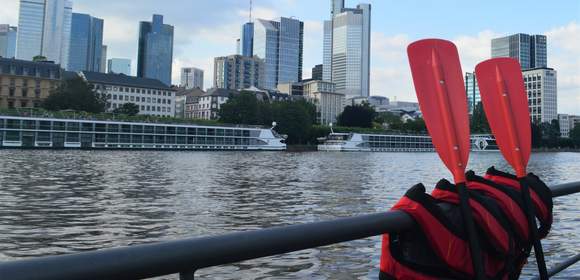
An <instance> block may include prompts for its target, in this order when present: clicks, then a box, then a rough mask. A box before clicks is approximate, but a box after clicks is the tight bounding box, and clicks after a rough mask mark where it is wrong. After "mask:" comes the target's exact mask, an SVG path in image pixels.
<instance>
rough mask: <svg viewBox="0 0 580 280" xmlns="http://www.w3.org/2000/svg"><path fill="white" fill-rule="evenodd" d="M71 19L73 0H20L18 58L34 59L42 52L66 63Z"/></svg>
mask: <svg viewBox="0 0 580 280" xmlns="http://www.w3.org/2000/svg"><path fill="white" fill-rule="evenodd" d="M71 20H72V1H70V0H26V1H23V0H21V1H20V11H19V16H18V34H17V38H16V57H17V58H19V59H24V60H32V58H33V57H35V56H37V55H41V56H44V57H46V58H47V60H49V61H54V62H55V63H59V64H61V65H63V66H67V65H68V54H69V44H70V32H71Z"/></svg>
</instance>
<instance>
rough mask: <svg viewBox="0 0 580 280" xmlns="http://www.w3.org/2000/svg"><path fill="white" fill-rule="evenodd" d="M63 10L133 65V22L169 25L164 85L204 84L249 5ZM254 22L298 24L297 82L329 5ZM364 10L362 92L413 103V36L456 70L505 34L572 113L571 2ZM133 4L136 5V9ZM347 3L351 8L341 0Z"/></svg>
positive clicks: (186, 0) (578, 9)
mask: <svg viewBox="0 0 580 280" xmlns="http://www.w3.org/2000/svg"><path fill="white" fill-rule="evenodd" d="M73 1H74V5H73V10H74V11H75V12H80V13H89V14H91V15H93V16H96V17H100V18H103V19H104V20H105V38H104V41H105V44H107V45H108V50H109V53H108V57H109V58H110V57H124V58H131V59H132V60H133V70H134V69H135V67H136V52H137V38H138V34H137V32H138V22H139V21H141V20H150V19H151V15H152V14H153V13H158V14H162V15H164V16H165V22H166V23H168V24H172V25H174V26H175V47H174V59H175V62H174V68H173V77H174V79H173V82H174V83H177V82H178V72H179V68H180V67H183V66H195V67H200V68H202V69H204V70H205V87H210V86H211V83H212V78H213V58H214V57H216V56H222V55H229V54H233V53H234V52H235V39H236V38H237V37H238V36H239V29H240V26H241V24H243V23H244V22H245V21H247V16H248V6H249V0H165V1H158V0H157V1H156V0H139V1H136V0H100V1H94V0H73ZM253 1H254V17H255V18H265V19H273V18H275V17H279V16H294V17H296V18H298V19H300V20H303V21H304V22H305V38H304V40H305V49H304V78H307V77H309V76H310V68H311V67H312V66H314V65H315V64H318V63H321V62H322V21H323V20H325V19H327V18H328V17H329V14H330V12H329V10H330V0H253ZM364 2H367V3H371V4H372V15H371V18H372V23H371V25H372V36H371V45H372V51H371V94H373V95H383V96H388V97H389V98H391V99H393V98H395V97H396V99H397V100H416V98H415V93H414V90H413V86H412V83H411V77H410V71H409V67H408V63H407V57H406V54H405V48H406V46H407V45H408V44H409V43H410V42H412V41H414V40H417V39H422V38H426V37H437V38H444V39H448V40H452V41H453V42H455V43H456V44H457V46H458V49H459V52H460V56H461V59H462V66H463V70H464V71H472V70H473V68H474V67H475V64H476V63H477V62H479V61H481V60H484V59H487V58H489V56H490V44H491V43H490V42H491V39H492V38H495V37H498V36H503V35H507V34H512V33H519V32H521V33H531V34H546V35H547V36H548V65H549V66H550V67H553V68H555V69H556V70H557V71H558V106H559V112H561V113H575V114H580V1H578V0H560V1H546V0H543V1H538V0H531V1H525V0H519V1H511V0H510V1H508V0H503V1H498V0H487V1H456V0H447V1H445V0H440V1H429V0H407V1H394V0H389V1H387V0H374V1H373V0H369V1H364ZM137 3H138V4H137ZM346 3H347V4H346V5H347V6H349V7H350V6H355V5H356V4H357V3H359V1H354V0H347V1H346ZM17 21H18V0H2V9H0V23H10V24H13V25H16V24H17Z"/></svg>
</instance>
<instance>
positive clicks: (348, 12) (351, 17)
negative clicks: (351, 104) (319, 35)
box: [322, 0, 371, 98]
mask: <svg viewBox="0 0 580 280" xmlns="http://www.w3.org/2000/svg"><path fill="white" fill-rule="evenodd" d="M331 3H332V9H331V16H332V17H331V20H330V21H325V22H324V39H323V40H324V42H323V75H322V76H323V79H324V80H328V81H332V82H333V83H335V84H336V91H337V92H340V93H343V94H346V96H347V98H350V97H356V96H369V91H370V88H369V86H370V36H371V34H370V31H371V5H370V4H359V5H357V7H356V8H354V9H353V8H345V7H344V1H343V0H333V1H332V2H331Z"/></svg>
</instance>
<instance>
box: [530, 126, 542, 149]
mask: <svg viewBox="0 0 580 280" xmlns="http://www.w3.org/2000/svg"><path fill="white" fill-rule="evenodd" d="M531 126H532V147H533V148H539V147H541V146H542V129H541V128H540V125H538V124H537V123H531Z"/></svg>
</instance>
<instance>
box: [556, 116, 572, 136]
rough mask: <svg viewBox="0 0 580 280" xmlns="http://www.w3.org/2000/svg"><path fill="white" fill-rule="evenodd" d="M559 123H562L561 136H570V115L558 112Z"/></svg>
mask: <svg viewBox="0 0 580 280" xmlns="http://www.w3.org/2000/svg"><path fill="white" fill-rule="evenodd" d="M558 123H559V124H560V137H562V138H570V115H568V114H558Z"/></svg>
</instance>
